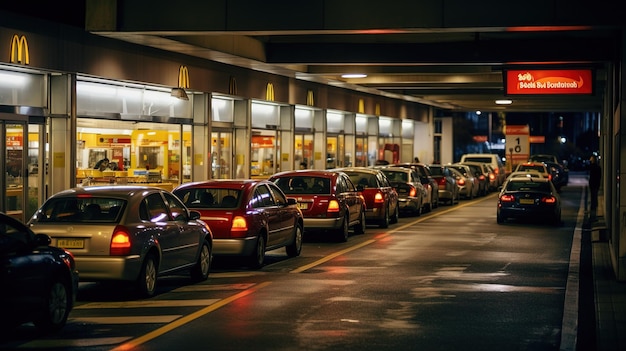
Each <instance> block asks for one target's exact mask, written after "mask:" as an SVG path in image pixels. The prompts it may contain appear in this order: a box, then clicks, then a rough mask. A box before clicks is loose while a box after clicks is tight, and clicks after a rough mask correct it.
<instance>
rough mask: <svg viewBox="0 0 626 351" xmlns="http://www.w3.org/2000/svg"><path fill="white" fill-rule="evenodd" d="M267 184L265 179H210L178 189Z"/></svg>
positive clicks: (242, 186)
mask: <svg viewBox="0 0 626 351" xmlns="http://www.w3.org/2000/svg"><path fill="white" fill-rule="evenodd" d="M263 182H267V180H264V179H210V180H202V181H198V182H191V183H185V184H182V185H180V186H178V187H177V188H176V189H184V188H196V187H202V188H206V187H219V188H230V189H232V188H244V187H246V186H253V185H255V184H258V183H263Z"/></svg>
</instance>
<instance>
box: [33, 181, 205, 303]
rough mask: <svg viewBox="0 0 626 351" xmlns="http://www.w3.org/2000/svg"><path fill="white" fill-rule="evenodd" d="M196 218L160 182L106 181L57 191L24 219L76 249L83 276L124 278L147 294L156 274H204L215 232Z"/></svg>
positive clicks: (85, 278) (57, 242)
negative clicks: (119, 183)
mask: <svg viewBox="0 0 626 351" xmlns="http://www.w3.org/2000/svg"><path fill="white" fill-rule="evenodd" d="M199 218H200V214H199V213H198V212H195V211H189V210H188V209H187V208H186V207H185V205H184V204H183V203H182V202H181V201H180V200H179V199H178V198H177V197H176V196H174V195H173V194H171V193H170V192H168V191H165V190H163V189H160V188H153V187H141V186H106V187H85V188H75V189H70V190H65V191H62V192H59V193H57V194H55V195H53V196H51V197H50V198H49V199H48V200H46V202H45V203H44V204H43V205H42V206H41V208H40V209H39V210H37V212H36V213H35V214H34V215H33V217H32V218H31V219H30V221H29V223H28V224H29V225H30V228H31V229H32V230H33V231H34V232H35V233H45V234H48V235H49V236H50V237H51V238H52V244H53V245H55V246H58V247H62V248H64V249H66V250H68V251H70V252H71V253H72V254H73V255H74V257H75V259H76V266H77V269H78V271H79V272H80V280H81V281H107V280H109V281H111V280H116V281H129V282H133V283H134V284H135V286H136V288H137V292H138V293H139V294H140V295H141V296H144V297H148V296H152V295H154V293H155V287H156V281H157V277H159V276H162V275H166V274H170V273H173V272H177V271H180V270H190V272H191V276H192V278H193V279H194V280H205V279H207V277H208V275H209V269H210V265H211V259H212V245H213V239H212V234H211V231H210V229H209V227H208V225H207V224H206V223H204V222H203V221H201V220H200V219H199Z"/></svg>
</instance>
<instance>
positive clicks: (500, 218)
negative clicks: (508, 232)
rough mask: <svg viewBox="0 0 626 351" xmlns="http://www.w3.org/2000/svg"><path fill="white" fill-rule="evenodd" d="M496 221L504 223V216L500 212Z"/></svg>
mask: <svg viewBox="0 0 626 351" xmlns="http://www.w3.org/2000/svg"><path fill="white" fill-rule="evenodd" d="M496 222H497V223H498V224H502V223H504V218H503V217H502V216H501V215H499V214H498V215H496Z"/></svg>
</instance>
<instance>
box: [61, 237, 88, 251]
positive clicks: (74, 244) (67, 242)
mask: <svg viewBox="0 0 626 351" xmlns="http://www.w3.org/2000/svg"><path fill="white" fill-rule="evenodd" d="M56 246H58V247H62V248H64V249H83V248H85V240H83V239H59V240H57V245H56Z"/></svg>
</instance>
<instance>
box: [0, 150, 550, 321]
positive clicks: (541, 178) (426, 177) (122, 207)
mask: <svg viewBox="0 0 626 351" xmlns="http://www.w3.org/2000/svg"><path fill="white" fill-rule="evenodd" d="M530 164H531V163H529V164H528V165H530ZM532 164H533V165H535V164H541V165H545V164H544V163H538V162H533V163H532ZM528 165H527V166H528ZM531 168H532V167H530V166H528V167H526V168H525V167H521V168H520V170H519V171H516V172H514V173H512V175H511V176H510V177H509V178H508V179H506V182H505V183H504V184H503V185H502V186H498V187H499V189H501V191H500V194H499V196H498V201H497V223H498V224H502V223H504V222H505V221H507V220H508V219H513V218H537V217H541V218H547V219H548V220H549V221H550V222H551V223H554V224H558V223H560V221H561V203H560V197H559V195H558V189H557V186H556V185H555V184H553V179H554V178H552V176H551V175H548V174H545V171H546V169H547V168H546V167H545V166H544V168H543V169H542V172H539V171H537V170H534V169H531ZM489 172H492V173H491V175H490V173H489ZM489 179H491V180H492V182H493V181H496V182H497V179H498V177H497V173H496V172H495V170H493V169H492V168H491V167H489V165H488V164H486V163H477V162H474V161H467V162H459V163H455V164H451V165H426V164H421V163H399V164H387V165H380V166H375V167H346V168H337V169H328V170H296V171H284V172H280V173H276V174H274V175H272V176H271V177H270V178H269V179H267V180H251V179H248V180H208V181H200V182H192V183H185V184H182V185H180V186H178V187H177V188H176V189H174V190H173V191H172V192H169V191H166V190H163V189H160V188H157V187H148V186H117V185H115V186H93V187H78V188H73V189H69V190H65V191H62V192H59V193H57V194H54V195H53V196H51V197H50V198H48V199H47V200H46V201H45V202H44V203H43V204H42V206H41V207H40V208H39V209H38V210H37V211H36V213H35V214H34V215H33V217H32V218H31V219H30V220H29V221H28V223H26V225H25V224H22V223H20V222H19V221H17V220H15V219H13V218H11V217H9V216H7V215H5V214H1V213H0V261H2V264H3V267H11V269H10V270H6V269H3V270H2V271H0V278H1V281H2V286H3V287H6V288H4V289H0V298H2V299H3V301H5V304H6V305H7V306H8V307H7V308H8V311H9V315H12V316H19V318H17V317H16V318H10V319H8V320H6V319H3V320H0V323H2V324H1V325H0V326H2V327H12V326H15V325H18V324H21V323H24V322H33V323H34V324H35V325H36V326H37V327H39V328H40V329H42V330H43V331H56V330H59V329H60V328H62V327H63V325H64V324H65V323H66V320H67V317H68V315H69V313H70V311H71V309H72V307H73V305H74V302H75V300H76V294H77V289H78V281H79V277H80V281H95V282H100V281H117V282H127V283H129V284H130V285H131V286H133V287H134V291H136V292H137V293H138V295H139V296H140V297H150V296H153V295H154V294H155V292H156V286H157V281H158V279H159V278H160V277H162V276H165V275H170V274H174V273H178V272H180V271H188V272H189V273H190V276H191V278H192V280H193V281H202V280H206V279H207V278H208V276H209V272H210V268H211V263H212V260H213V257H214V256H232V257H237V258H240V259H241V263H243V264H245V265H247V266H248V267H252V268H260V267H262V266H263V264H264V262H265V254H266V252H267V251H269V250H274V249H277V248H285V251H286V255H287V256H288V257H296V256H299V255H300V253H301V250H302V243H303V237H304V233H305V232H308V231H321V232H323V233H328V234H330V236H331V238H334V239H335V240H337V241H347V240H348V237H349V231H350V229H352V230H353V232H354V234H362V233H364V232H365V230H366V225H369V224H374V225H378V226H379V227H381V228H387V227H388V226H389V225H390V224H393V223H396V222H398V218H399V215H400V212H402V213H403V214H408V215H413V216H419V215H421V214H422V213H423V212H428V211H430V210H432V209H433V208H434V207H437V206H439V204H440V203H445V202H448V203H450V204H451V205H453V204H455V203H458V202H459V199H460V197H461V196H462V197H464V198H467V199H473V198H474V197H476V196H480V195H485V194H486V193H487V192H488V191H489V190H490V189H491V188H492V187H493V185H491V184H490V181H489ZM496 184H497V183H496Z"/></svg>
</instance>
